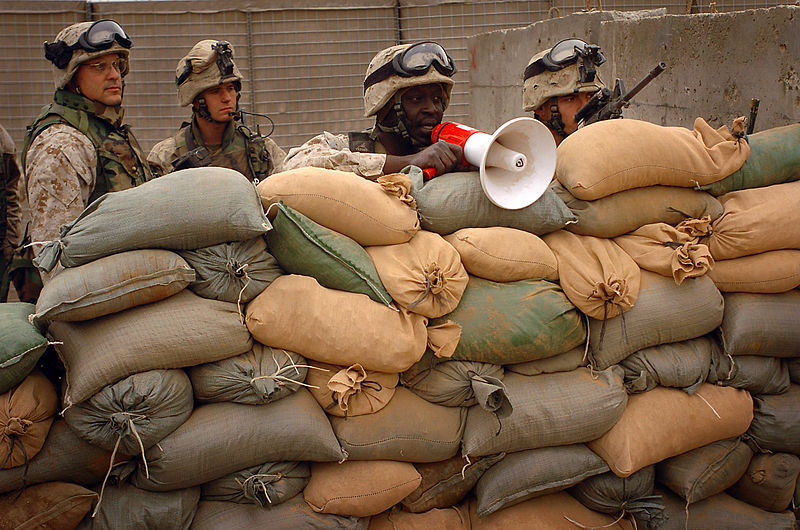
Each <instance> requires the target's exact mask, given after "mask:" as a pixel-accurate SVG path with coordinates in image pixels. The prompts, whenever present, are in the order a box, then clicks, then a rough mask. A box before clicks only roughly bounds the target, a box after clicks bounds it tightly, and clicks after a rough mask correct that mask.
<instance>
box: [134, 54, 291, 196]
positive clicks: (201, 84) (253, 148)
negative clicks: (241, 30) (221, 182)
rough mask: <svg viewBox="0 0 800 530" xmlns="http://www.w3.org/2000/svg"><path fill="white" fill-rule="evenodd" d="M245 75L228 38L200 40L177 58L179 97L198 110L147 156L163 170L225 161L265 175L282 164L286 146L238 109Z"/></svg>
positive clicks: (249, 175)
mask: <svg viewBox="0 0 800 530" xmlns="http://www.w3.org/2000/svg"><path fill="white" fill-rule="evenodd" d="M242 79H243V77H242V74H241V72H240V71H239V69H238V68H237V67H236V64H235V63H234V62H233V46H231V44H230V43H229V42H227V41H223V40H203V41H200V42H198V43H197V44H195V45H194V47H193V48H192V49H191V50H190V51H189V53H188V54H187V55H186V56H185V57H183V58H182V59H181V60H180V61H178V66H177V68H176V69H175V84H176V86H177V89H178V102H179V103H180V105H181V106H183V107H188V106H189V105H191V107H192V113H193V116H192V119H191V122H189V123H184V124H183V125H182V126H181V128H180V129H179V130H178V132H177V134H175V136H173V137H170V138H167V139H166V140H163V141H161V142H159V143H158V144H156V146H155V147H153V149H152V150H151V151H150V154H149V155H148V160H149V161H150V163H151V164H152V165H153V166H154V167H157V168H158V171H159V172H160V173H169V172H171V171H174V170H176V169H184V168H187V167H200V166H221V167H227V168H230V169H235V170H236V171H239V172H240V173H242V174H243V175H245V176H246V177H247V178H248V179H250V180H254V179H258V180H262V179H265V178H267V176H269V175H271V174H272V173H274V172H275V171H278V170H279V168H280V164H281V163H282V161H283V158H284V157H285V156H286V153H285V152H284V151H283V149H281V148H280V147H278V145H277V144H276V143H275V142H274V141H272V140H271V139H270V138H267V137H265V136H263V135H261V134H259V133H257V132H253V131H252V130H251V129H250V128H249V127H247V126H246V125H245V124H244V120H243V119H242V111H241V110H240V109H239V97H240V94H241V91H242Z"/></svg>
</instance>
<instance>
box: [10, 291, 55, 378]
mask: <svg viewBox="0 0 800 530" xmlns="http://www.w3.org/2000/svg"><path fill="white" fill-rule="evenodd" d="M35 312H36V306H34V305H33V304H28V303H25V302H6V303H2V304H0V394H4V393H5V392H8V391H9V390H10V389H11V388H12V387H14V386H16V385H17V384H18V383H19V382H20V381H22V380H23V379H25V377H26V376H27V375H28V374H29V373H31V370H33V368H34V367H35V366H36V363H37V362H38V361H39V357H41V356H42V354H43V353H44V350H45V349H47V338H45V336H44V335H42V334H41V333H40V331H39V329H38V328H37V327H36V326H34V325H33V324H31V323H30V322H28V315H30V314H33V313H35Z"/></svg>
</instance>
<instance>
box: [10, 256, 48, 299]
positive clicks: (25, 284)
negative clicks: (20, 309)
mask: <svg viewBox="0 0 800 530" xmlns="http://www.w3.org/2000/svg"><path fill="white" fill-rule="evenodd" d="M3 261H5V260H3ZM11 282H14V289H15V290H16V291H17V296H18V297H19V300H20V301H21V302H28V303H31V304H35V303H36V300H37V299H38V298H39V293H40V292H41V290H42V278H41V276H39V271H38V269H36V267H34V265H33V262H32V261H31V259H30V258H29V257H22V256H19V255H15V256H14V257H13V258H12V259H11V261H10V262H8V263H0V302H5V301H7V300H8V291H9V290H10V289H9V288H10V286H11Z"/></svg>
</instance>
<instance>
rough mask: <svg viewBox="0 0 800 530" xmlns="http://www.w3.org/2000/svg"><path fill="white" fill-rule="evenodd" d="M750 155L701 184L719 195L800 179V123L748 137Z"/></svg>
mask: <svg viewBox="0 0 800 530" xmlns="http://www.w3.org/2000/svg"><path fill="white" fill-rule="evenodd" d="M747 141H748V142H749V143H750V156H749V157H747V160H746V161H745V163H744V165H743V166H742V167H741V168H740V169H739V170H738V171H735V172H734V173H732V174H730V175H728V176H727V177H725V178H724V179H722V180H720V181H718V182H714V183H713V184H707V185H705V186H700V189H701V190H704V191H707V192H709V193H710V194H711V195H714V196H715V197H719V196H720V195H723V194H725V193H728V192H729V191H736V190H744V189H749V188H760V187H763V186H770V185H772V184H781V183H783V182H792V181H795V180H798V179H800V123H795V124H792V125H786V126H784V127H775V128H773V129H767V130H766V131H759V132H757V133H755V134H751V135H749V136H748V137H747Z"/></svg>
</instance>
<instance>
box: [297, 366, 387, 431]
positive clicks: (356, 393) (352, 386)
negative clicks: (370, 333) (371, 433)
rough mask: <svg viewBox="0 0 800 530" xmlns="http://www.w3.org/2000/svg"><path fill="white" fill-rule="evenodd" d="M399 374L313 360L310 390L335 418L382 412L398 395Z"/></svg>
mask: <svg viewBox="0 0 800 530" xmlns="http://www.w3.org/2000/svg"><path fill="white" fill-rule="evenodd" d="M397 382H398V377H397V374H396V373H391V374H390V373H385V372H376V371H374V370H365V369H364V367H363V366H361V365H360V364H353V365H351V366H335V365H332V364H326V363H319V362H314V361H310V362H309V369H308V376H307V377H306V388H308V391H309V392H311V395H312V396H314V399H316V400H317V403H319V404H320V406H321V407H322V409H323V410H324V411H325V412H326V413H327V414H330V415H331V416H340V417H348V416H361V415H362V414H372V413H374V412H378V411H379V410H381V409H382V408H383V407H385V406H386V405H387V403H389V400H390V399H392V396H394V390H395V387H396V386H397Z"/></svg>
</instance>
